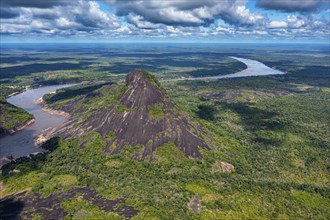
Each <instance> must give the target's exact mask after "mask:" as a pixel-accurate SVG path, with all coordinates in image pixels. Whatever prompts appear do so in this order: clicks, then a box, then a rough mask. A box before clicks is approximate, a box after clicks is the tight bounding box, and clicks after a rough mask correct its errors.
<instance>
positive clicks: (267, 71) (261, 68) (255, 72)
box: [163, 57, 285, 81]
mask: <svg viewBox="0 0 330 220" xmlns="http://www.w3.org/2000/svg"><path fill="white" fill-rule="evenodd" d="M231 58H233V59H235V60H238V61H240V62H242V63H244V64H245V65H246V66H247V68H246V69H245V70H242V71H240V72H237V73H233V74H227V75H219V76H203V77H188V78H176V79H169V80H163V81H181V80H205V79H227V78H238V77H248V76H267V75H281V74H285V73H284V72H282V71H280V70H276V69H272V68H270V67H268V66H266V65H265V64H263V63H261V62H259V61H256V60H250V59H245V58H238V57H231Z"/></svg>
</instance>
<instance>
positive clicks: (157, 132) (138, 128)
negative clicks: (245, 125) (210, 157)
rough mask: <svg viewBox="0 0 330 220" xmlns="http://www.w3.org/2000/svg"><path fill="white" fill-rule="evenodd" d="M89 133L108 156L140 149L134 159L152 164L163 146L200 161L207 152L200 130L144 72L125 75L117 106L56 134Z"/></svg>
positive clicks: (138, 71) (70, 135) (68, 135)
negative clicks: (97, 138)
mask: <svg viewBox="0 0 330 220" xmlns="http://www.w3.org/2000/svg"><path fill="white" fill-rule="evenodd" d="M89 132H98V133H99V134H100V135H101V136H102V138H103V139H104V140H106V149H105V152H107V153H111V154H117V153H120V151H121V150H122V149H123V148H124V147H134V146H141V147H142V150H141V151H139V152H138V153H136V155H135V156H134V157H135V159H146V158H147V157H148V158H150V160H152V159H153V158H154V155H153V153H154V152H155V151H156V150H157V148H159V147H161V146H163V145H164V144H166V143H173V144H174V145H175V146H176V147H177V148H178V149H179V150H180V151H181V152H183V153H184V155H185V156H187V157H193V158H199V159H200V158H202V154H201V152H200V149H210V147H209V146H208V144H207V143H206V142H205V139H204V137H205V136H207V134H206V132H205V131H204V130H203V129H202V127H201V126H199V125H198V123H196V122H194V121H192V119H191V118H190V117H189V116H186V115H185V114H183V113H181V112H180V111H179V110H178V109H177V107H176V106H175V105H174V103H173V102H172V101H171V100H170V99H169V98H168V97H167V95H166V91H165V90H164V89H163V88H162V87H161V85H160V84H159V82H158V81H157V80H156V79H155V78H154V76H153V75H151V74H149V73H147V72H145V71H143V70H135V71H132V72H130V73H129V74H128V75H127V77H126V88H125V90H124V91H123V93H122V94H121V95H120V97H119V98H118V103H110V104H109V106H108V107H107V108H102V109H99V110H97V111H96V112H95V113H93V114H92V115H91V116H90V117H89V118H88V119H87V120H79V119H72V120H71V121H70V122H69V123H67V124H66V125H65V126H64V127H63V128H61V129H60V130H59V131H58V132H57V134H59V135H60V136H62V137H64V138H68V137H82V136H84V135H86V134H87V133H89ZM87 141H88V140H87Z"/></svg>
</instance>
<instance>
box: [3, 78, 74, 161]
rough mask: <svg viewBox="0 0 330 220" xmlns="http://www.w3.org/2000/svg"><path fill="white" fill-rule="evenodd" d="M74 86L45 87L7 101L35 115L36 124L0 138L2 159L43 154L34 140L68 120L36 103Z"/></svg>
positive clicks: (23, 93)
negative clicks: (52, 93) (57, 91)
mask: <svg viewBox="0 0 330 220" xmlns="http://www.w3.org/2000/svg"><path fill="white" fill-rule="evenodd" d="M73 85H75V84H66V85H55V86H45V87H41V88H37V89H31V90H27V91H25V92H22V93H20V94H18V95H15V96H12V97H10V98H9V99H7V101H8V102H9V103H11V104H13V105H15V106H17V107H20V108H23V109H25V110H26V111H28V112H29V113H31V114H33V115H34V117H35V123H33V124H32V125H30V126H28V127H27V128H25V129H23V130H21V131H18V132H16V133H14V134H13V135H6V136H4V137H2V138H0V158H1V157H4V156H7V155H13V156H14V157H15V158H17V157H21V156H26V155H28V154H31V153H35V152H41V151H42V150H41V149H40V148H38V147H37V146H35V144H34V139H35V138H36V137H37V136H39V135H40V134H42V133H43V131H45V130H46V129H49V130H50V129H52V128H56V127H59V126H60V125H61V124H63V122H65V120H66V118H65V117H63V116H59V115H52V114H49V113H47V112H45V111H43V110H42V109H41V107H40V106H39V105H37V104H35V101H36V100H37V99H39V98H40V97H42V96H43V95H45V94H47V93H51V92H54V91H56V89H60V88H64V87H68V86H73Z"/></svg>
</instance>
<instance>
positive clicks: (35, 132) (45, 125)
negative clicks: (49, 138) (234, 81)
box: [0, 57, 285, 158]
mask: <svg viewBox="0 0 330 220" xmlns="http://www.w3.org/2000/svg"><path fill="white" fill-rule="evenodd" d="M232 58H233V59H236V60H238V61H241V62H243V63H245V64H246V66H247V69H245V70H242V71H240V72H237V73H234V74H228V75H220V76H207V77H195V78H177V79H171V80H163V81H177V80H204V79H224V78H236V77H248V76H265V75H278V74H285V73H284V72H281V71H279V70H275V69H272V68H270V67H268V66H266V65H264V64H263V63H261V62H258V61H255V60H250V59H245V58H238V57H232ZM72 85H74V84H66V85H56V86H45V87H41V88H37V89H31V90H28V91H25V92H23V93H20V94H18V95H15V96H12V97H11V98H9V99H8V100H7V101H8V102H9V103H11V104H13V105H15V106H18V107H20V108H23V109H25V110H26V111H28V112H30V113H31V114H33V115H34V117H35V123H34V124H32V125H31V126H29V127H27V128H25V129H24V130H22V131H19V132H17V133H15V134H13V135H6V136H4V137H2V138H0V158H2V157H4V156H7V155H13V156H14V157H15V158H17V157H21V156H26V155H28V154H31V153H35V152H41V149H40V148H38V147H36V146H35V144H34V140H35V138H36V137H37V136H39V135H40V134H42V133H44V132H45V131H46V130H51V129H53V128H56V127H59V126H60V125H62V124H63V123H64V122H65V120H66V118H65V117H63V116H59V115H52V114H49V113H48V112H45V111H43V110H42V109H41V107H40V106H39V105H37V104H35V101H36V100H37V99H39V98H40V97H42V96H43V95H45V94H47V93H51V92H54V91H56V89H60V88H64V87H68V86H72Z"/></svg>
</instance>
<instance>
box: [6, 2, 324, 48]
mask: <svg viewBox="0 0 330 220" xmlns="http://www.w3.org/2000/svg"><path fill="white" fill-rule="evenodd" d="M329 4H330V1H328V0H250V1H248V0H139V1H136V0H97V1H91V0H70V1H68V0H47V1H44V0H1V1H0V23H1V25H0V42H1V43H3V42H238V43H239V42H272V43H277V42H294V43H300V42H301V43H302V42H304V43H305V42H313V43H329V33H330V32H329V24H330V23H329V17H330V10H329V8H330V6H329Z"/></svg>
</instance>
